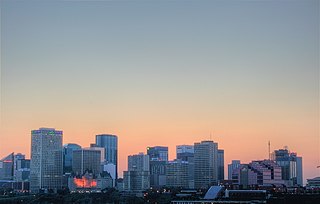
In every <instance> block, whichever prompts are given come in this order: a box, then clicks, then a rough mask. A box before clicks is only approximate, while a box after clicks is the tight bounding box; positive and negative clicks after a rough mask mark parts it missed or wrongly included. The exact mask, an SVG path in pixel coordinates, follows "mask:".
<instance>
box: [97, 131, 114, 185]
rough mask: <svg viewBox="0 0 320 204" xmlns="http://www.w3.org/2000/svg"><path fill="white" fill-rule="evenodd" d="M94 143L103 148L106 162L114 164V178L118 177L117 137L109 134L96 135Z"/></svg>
mask: <svg viewBox="0 0 320 204" xmlns="http://www.w3.org/2000/svg"><path fill="white" fill-rule="evenodd" d="M96 145H97V146H98V147H104V148H105V159H106V162H107V163H112V164H114V165H116V179H117V178H118V137H117V136H116V135H110V134H100V135H96Z"/></svg>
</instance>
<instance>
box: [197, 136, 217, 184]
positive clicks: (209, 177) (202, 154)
mask: <svg viewBox="0 0 320 204" xmlns="http://www.w3.org/2000/svg"><path fill="white" fill-rule="evenodd" d="M217 183H218V143H214V142H213V141H202V142H201V143H195V144H194V185H195V188H197V189H199V188H203V189H206V188H208V187H210V186H212V185H217Z"/></svg>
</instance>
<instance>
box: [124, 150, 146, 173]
mask: <svg viewBox="0 0 320 204" xmlns="http://www.w3.org/2000/svg"><path fill="white" fill-rule="evenodd" d="M128 171H150V166H149V155H145V154H143V153H139V154H138V155H130V156H128Z"/></svg>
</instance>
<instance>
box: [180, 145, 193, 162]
mask: <svg viewBox="0 0 320 204" xmlns="http://www.w3.org/2000/svg"><path fill="white" fill-rule="evenodd" d="M176 153H177V159H181V160H182V161H189V159H190V158H192V159H193V158H194V146H193V145H177V147H176Z"/></svg>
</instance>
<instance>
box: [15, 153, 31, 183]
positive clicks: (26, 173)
mask: <svg viewBox="0 0 320 204" xmlns="http://www.w3.org/2000/svg"><path fill="white" fill-rule="evenodd" d="M13 176H14V181H17V182H22V181H29V178H30V159H26V158H25V155H23V154H21V153H18V154H15V155H14V172H13Z"/></svg>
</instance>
